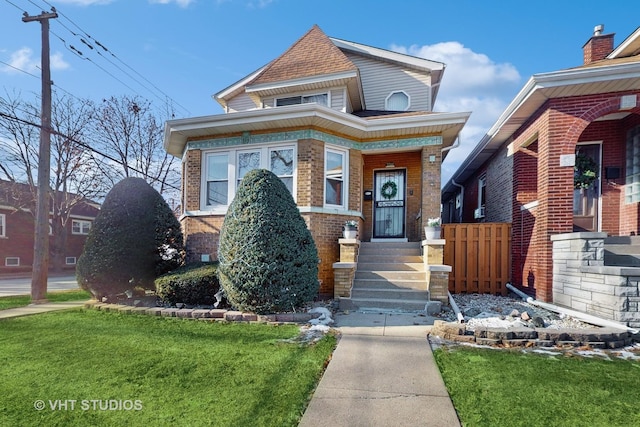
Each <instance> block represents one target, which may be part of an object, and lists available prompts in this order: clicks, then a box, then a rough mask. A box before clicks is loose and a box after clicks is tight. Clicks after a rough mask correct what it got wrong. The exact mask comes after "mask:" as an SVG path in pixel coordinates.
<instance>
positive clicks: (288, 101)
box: [276, 93, 329, 107]
mask: <svg viewBox="0 0 640 427" xmlns="http://www.w3.org/2000/svg"><path fill="white" fill-rule="evenodd" d="M312 102H315V103H316V104H320V105H324V106H328V105H329V95H328V94H326V93H318V94H314V95H301V96H289V97H286V98H278V99H277V100H276V107H284V106H285V105H297V104H310V103H312Z"/></svg>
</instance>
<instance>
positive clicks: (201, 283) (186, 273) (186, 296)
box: [156, 263, 220, 306]
mask: <svg viewBox="0 0 640 427" xmlns="http://www.w3.org/2000/svg"><path fill="white" fill-rule="evenodd" d="M217 267H218V263H208V264H203V263H193V264H187V265H185V266H183V267H180V268H178V269H176V270H173V271H171V272H169V273H167V274H165V275H163V276H160V277H158V278H157V279H156V295H158V296H159V297H160V298H161V299H162V301H163V302H164V303H165V304H170V305H176V304H177V303H183V304H186V305H191V306H196V305H205V306H210V305H214V304H215V303H216V301H217V299H216V293H218V291H220V283H219V282H218V276H217V274H216V270H217Z"/></svg>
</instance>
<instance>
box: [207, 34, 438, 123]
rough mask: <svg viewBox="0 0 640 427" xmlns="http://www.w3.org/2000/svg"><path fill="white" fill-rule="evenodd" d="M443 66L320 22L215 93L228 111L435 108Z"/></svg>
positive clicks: (383, 110)
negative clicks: (329, 30)
mask: <svg viewBox="0 0 640 427" xmlns="http://www.w3.org/2000/svg"><path fill="white" fill-rule="evenodd" d="M443 71H444V64H442V63H439V62H434V61H429V60H425V59H422V58H417V57H413V56H410V55H404V54H401V53H396V52H391V51H388V50H384V49H379V48H374V47H371V46H366V45H362V44H359V43H354V42H349V41H345V40H340V39H335V38H329V37H327V36H326V35H325V34H324V32H323V31H322V30H321V29H320V27H318V26H317V25H314V26H313V27H312V28H311V29H310V30H309V31H308V32H307V33H306V34H305V35H304V36H302V37H301V38H300V39H299V40H298V41H297V42H296V43H294V44H293V45H292V46H291V47H290V48H289V49H287V50H286V51H285V52H284V53H283V54H282V55H280V56H279V57H278V58H277V59H275V60H274V61H272V62H270V63H269V64H267V65H265V66H264V67H262V68H260V69H259V70H257V71H255V72H254V73H252V74H250V75H249V76H247V77H245V78H244V79H242V80H240V81H238V82H237V83H235V84H234V85H231V86H229V87H228V88H226V89H224V90H222V91H221V92H219V93H217V94H215V95H214V98H215V99H216V101H218V102H219V103H220V104H221V105H222V107H223V108H224V109H225V112H227V113H233V112H239V111H248V110H254V109H263V108H273V107H279V106H286V105H293V104H304V103H312V102H314V103H318V104H322V105H324V106H327V107H330V108H332V109H334V110H338V111H341V112H344V113H353V114H356V115H371V113H372V112H373V113H374V115H375V112H378V113H382V112H390V111H391V112H405V111H431V110H432V108H433V104H434V103H435V97H436V94H437V90H438V88H439V84H440V80H441V78H442V73H443ZM365 112H367V113H365Z"/></svg>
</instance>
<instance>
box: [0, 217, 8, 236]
mask: <svg viewBox="0 0 640 427" xmlns="http://www.w3.org/2000/svg"><path fill="white" fill-rule="evenodd" d="M0 237H7V216H6V215H5V214H0Z"/></svg>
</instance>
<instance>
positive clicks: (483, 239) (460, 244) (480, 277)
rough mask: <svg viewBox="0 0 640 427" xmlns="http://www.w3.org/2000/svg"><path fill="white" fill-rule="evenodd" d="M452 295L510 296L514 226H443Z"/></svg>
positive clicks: (445, 254)
mask: <svg viewBox="0 0 640 427" xmlns="http://www.w3.org/2000/svg"><path fill="white" fill-rule="evenodd" d="M442 234H443V239H445V241H446V244H445V245H444V263H445V264H446V265H450V266H451V274H450V275H449V292H451V293H452V294H453V293H482V294H493V295H497V294H502V295H506V294H507V289H506V286H505V285H506V284H507V282H508V281H509V279H510V277H511V224H508V223H501V222H492V223H477V224H443V225H442Z"/></svg>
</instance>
